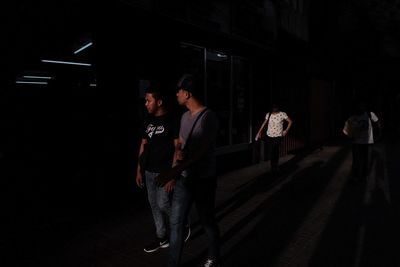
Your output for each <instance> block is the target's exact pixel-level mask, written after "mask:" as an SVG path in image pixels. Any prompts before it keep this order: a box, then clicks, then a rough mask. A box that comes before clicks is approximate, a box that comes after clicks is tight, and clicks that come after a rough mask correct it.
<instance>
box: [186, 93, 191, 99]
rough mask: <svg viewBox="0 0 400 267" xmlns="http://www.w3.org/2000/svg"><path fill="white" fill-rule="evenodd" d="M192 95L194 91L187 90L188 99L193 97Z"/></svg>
mask: <svg viewBox="0 0 400 267" xmlns="http://www.w3.org/2000/svg"><path fill="white" fill-rule="evenodd" d="M191 97H192V93H191V92H188V91H186V99H189V98H191Z"/></svg>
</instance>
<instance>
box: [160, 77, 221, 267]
mask: <svg viewBox="0 0 400 267" xmlns="http://www.w3.org/2000/svg"><path fill="white" fill-rule="evenodd" d="M195 85H196V84H195V83H194V78H193V76H191V75H184V76H183V77H182V78H181V80H180V81H179V82H178V88H179V91H178V93H177V94H176V95H177V100H178V103H179V104H180V105H183V106H186V108H187V109H188V111H187V112H185V113H184V114H183V115H182V119H181V128H180V132H179V139H180V142H181V147H182V149H181V152H180V153H179V156H178V159H179V164H178V165H177V166H175V167H174V168H172V169H171V170H169V171H167V172H165V173H162V174H160V176H158V177H157V178H156V180H157V182H158V184H159V185H160V186H165V185H164V184H168V183H169V182H170V181H174V184H175V188H174V194H173V198H172V211H171V217H170V223H171V226H170V227H171V235H170V248H169V249H170V250H169V257H168V263H167V266H168V267H173V266H179V264H180V261H181V254H182V249H183V232H184V227H183V226H184V221H185V218H186V217H187V215H188V213H189V210H190V207H191V204H192V203H194V204H195V206H196V210H197V213H198V216H199V219H200V223H201V225H202V226H203V228H204V230H205V232H206V234H207V236H208V244H207V247H208V258H207V260H206V261H205V263H204V265H203V266H208V267H211V266H218V264H219V256H220V255H219V229H218V225H217V223H216V220H215V211H214V208H215V193H216V186H217V176H216V157H215V145H216V137H217V131H218V121H217V117H216V115H215V113H214V112H212V111H211V110H209V109H208V108H207V107H205V106H204V105H203V104H202V102H201V101H200V100H199V97H198V95H197V93H196V90H195V89H196V87H195Z"/></svg>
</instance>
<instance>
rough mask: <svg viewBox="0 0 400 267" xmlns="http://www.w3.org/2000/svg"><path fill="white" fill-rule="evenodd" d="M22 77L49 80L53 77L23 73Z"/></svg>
mask: <svg viewBox="0 0 400 267" xmlns="http://www.w3.org/2000/svg"><path fill="white" fill-rule="evenodd" d="M22 77H23V78H27V79H44V80H51V79H52V78H53V77H49V76H34V75H24V76H22Z"/></svg>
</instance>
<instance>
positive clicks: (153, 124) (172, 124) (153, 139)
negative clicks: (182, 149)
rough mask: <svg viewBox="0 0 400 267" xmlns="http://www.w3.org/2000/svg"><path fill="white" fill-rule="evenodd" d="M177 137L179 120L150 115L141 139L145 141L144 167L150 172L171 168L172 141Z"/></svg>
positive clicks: (166, 116) (167, 116) (165, 116)
mask: <svg viewBox="0 0 400 267" xmlns="http://www.w3.org/2000/svg"><path fill="white" fill-rule="evenodd" d="M178 137H179V120H177V119H176V118H173V117H172V116H169V115H163V116H158V117H156V116H153V115H150V116H149V117H148V119H147V120H146V122H145V123H144V125H143V131H142V138H143V139H147V144H146V145H145V150H146V166H145V169H146V170H147V171H151V172H156V173H158V172H162V171H165V170H167V169H170V168H171V167H172V158H173V155H174V151H175V148H174V139H178Z"/></svg>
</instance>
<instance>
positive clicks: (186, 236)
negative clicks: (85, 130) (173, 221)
mask: <svg viewBox="0 0 400 267" xmlns="http://www.w3.org/2000/svg"><path fill="white" fill-rule="evenodd" d="M190 232H191V231H190V225H186V226H185V232H184V235H185V242H186V241H188V240H189V237H190Z"/></svg>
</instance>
